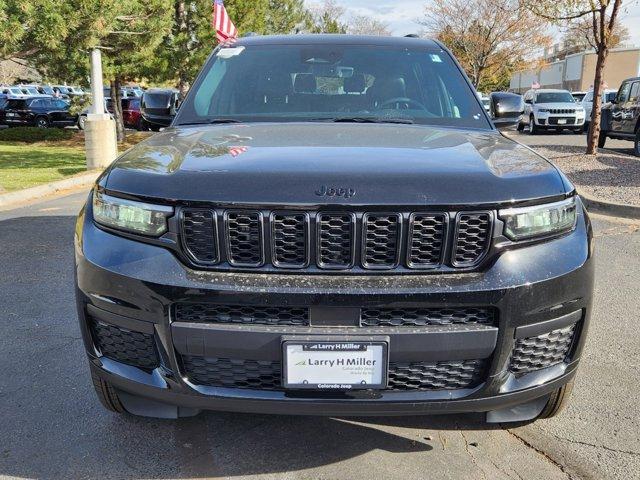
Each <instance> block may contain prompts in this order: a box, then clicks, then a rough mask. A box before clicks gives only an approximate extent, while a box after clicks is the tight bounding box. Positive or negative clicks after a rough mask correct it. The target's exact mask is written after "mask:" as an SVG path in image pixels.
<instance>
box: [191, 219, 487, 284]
mask: <svg viewBox="0 0 640 480" xmlns="http://www.w3.org/2000/svg"><path fill="white" fill-rule="evenodd" d="M179 218H180V219H181V229H180V235H181V247H182V251H183V253H184V257H185V258H186V260H188V263H190V264H191V265H193V266H194V267H196V268H204V269H215V270H234V269H239V270H258V271H274V270H275V271H278V270H279V271H286V270H304V271H311V272H322V271H325V272H328V271H334V270H339V271H346V270H348V271H350V272H353V273H367V272H372V271H379V270H383V271H392V272H411V271H416V270H436V271H448V270H451V271H459V270H461V269H464V270H469V269H473V268H475V267H477V266H478V265H479V264H480V262H481V261H482V260H483V259H484V257H485V256H486V254H487V252H488V251H489V248H490V245H491V240H492V236H491V235H492V229H493V215H492V214H491V212H486V211H485V212H459V213H457V214H456V213H455V212H435V213H430V212H419V211H418V212H380V213H378V212H347V211H338V212H315V211H284V210H236V209H229V210H222V209H220V210H215V209H202V208H182V209H181V210H180V216H179Z"/></svg>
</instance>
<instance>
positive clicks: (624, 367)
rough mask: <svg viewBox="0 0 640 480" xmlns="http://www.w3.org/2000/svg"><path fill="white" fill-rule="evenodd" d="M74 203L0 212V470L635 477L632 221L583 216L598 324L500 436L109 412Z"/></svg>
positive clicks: (463, 424) (438, 424)
mask: <svg viewBox="0 0 640 480" xmlns="http://www.w3.org/2000/svg"><path fill="white" fill-rule="evenodd" d="M519 138H522V139H529V138H532V139H536V140H537V139H538V138H540V139H542V138H544V137H528V136H525V135H521V136H519ZM564 138H565V137H563V140H564ZM579 138H580V137H578V136H574V135H566V139H567V141H568V140H569V139H571V140H572V141H573V140H574V139H579ZM84 198H85V193H84V192H83V193H79V194H74V195H71V196H68V197H64V198H60V199H57V200H52V201H46V202H42V203H38V204H34V205H31V206H28V207H25V208H21V209H18V210H11V211H4V212H0V249H1V251H2V252H3V254H2V257H0V271H2V272H3V275H2V276H1V277H0V301H1V302H2V308H1V309H0V364H1V365H3V373H2V375H0V411H2V422H1V424H2V427H1V430H2V435H0V477H1V478H43V479H60V478H147V479H165V478H209V477H213V478H249V477H250V478H260V479H269V478H288V479H320V478H324V479H334V478H335V479H338V478H353V479H357V478H364V479H371V478H392V477H393V478H404V479H411V478H465V479H476V478H478V479H481V478H486V479H498V478H500V479H502V478H505V479H506V478H517V479H541V478H545V479H547V478H549V479H553V478H586V479H602V478H620V479H631V478H640V474H639V473H638V472H640V438H639V435H638V431H640V406H639V405H638V402H637V400H636V399H637V391H638V389H639V387H640V380H639V377H638V373H637V370H638V365H639V364H640V345H639V343H638V341H637V318H636V317H637V316H636V315H635V314H634V313H633V312H635V311H636V310H637V309H638V307H639V306H640V305H639V304H640V300H639V298H638V295H637V292H638V282H639V279H640V224H639V223H637V222H632V221H627V220H617V219H612V218H610V217H594V223H595V232H596V237H597V240H596V248H597V290H596V297H595V312H594V318H593V322H592V327H591V330H590V332H589V339H588V344H587V348H586V353H585V356H584V358H583V364H582V367H581V371H580V372H579V375H578V379H577V385H576V388H575V390H574V395H573V400H572V402H571V404H570V407H569V409H568V410H567V411H565V412H564V414H562V415H561V416H560V417H557V418H555V419H552V420H544V421H541V422H539V423H536V424H534V425H529V426H525V427H521V428H515V429H512V430H506V429H505V430H503V429H501V428H497V427H488V426H487V425H485V424H483V423H482V418H481V417H480V416H475V415H473V416H472V415H465V416H455V417H450V416H441V417H408V418H357V419H353V418H317V417H282V416H280V417H277V416H261V415H234V414H228V413H224V414H222V413H215V412H209V413H205V414H203V415H200V416H198V417H195V418H191V419H182V420H179V421H163V420H151V419H144V418H131V417H129V418H127V417H120V416H117V415H113V414H110V413H108V412H106V411H104V410H103V409H102V407H101V406H100V404H99V403H98V401H97V399H96V398H95V395H94V392H93V390H92V387H91V383H90V378H89V372H88V368H87V365H86V361H85V358H84V352H83V347H82V343H81V340H80V333H79V331H78V327H77V325H76V318H75V307H74V300H73V247H72V237H73V227H74V215H75V214H76V213H77V211H78V210H79V208H80V205H81V203H82V201H83V200H84Z"/></svg>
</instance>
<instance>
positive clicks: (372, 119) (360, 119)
mask: <svg viewBox="0 0 640 480" xmlns="http://www.w3.org/2000/svg"><path fill="white" fill-rule="evenodd" d="M314 121H324V122H336V123H339V122H344V123H405V124H412V123H414V122H413V120H411V119H410V118H393V117H390V118H385V117H335V118H315V119H314Z"/></svg>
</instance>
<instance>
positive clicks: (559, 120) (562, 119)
mask: <svg viewBox="0 0 640 480" xmlns="http://www.w3.org/2000/svg"><path fill="white" fill-rule="evenodd" d="M565 123H567V119H566V118H559V119H558V125H564V124H565Z"/></svg>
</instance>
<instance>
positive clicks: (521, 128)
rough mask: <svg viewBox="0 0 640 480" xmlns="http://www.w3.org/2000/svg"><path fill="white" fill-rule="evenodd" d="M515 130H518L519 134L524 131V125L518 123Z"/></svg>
mask: <svg viewBox="0 0 640 480" xmlns="http://www.w3.org/2000/svg"><path fill="white" fill-rule="evenodd" d="M516 130H518V131H519V132H522V131H523V130H524V123H522V122H518V126H517V127H516Z"/></svg>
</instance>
